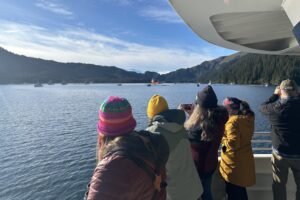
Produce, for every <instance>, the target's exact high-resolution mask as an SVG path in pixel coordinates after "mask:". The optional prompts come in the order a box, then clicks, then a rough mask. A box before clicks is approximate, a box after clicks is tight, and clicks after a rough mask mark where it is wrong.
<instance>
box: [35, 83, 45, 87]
mask: <svg viewBox="0 0 300 200" xmlns="http://www.w3.org/2000/svg"><path fill="white" fill-rule="evenodd" d="M34 87H43V84H41V83H35V84H34Z"/></svg>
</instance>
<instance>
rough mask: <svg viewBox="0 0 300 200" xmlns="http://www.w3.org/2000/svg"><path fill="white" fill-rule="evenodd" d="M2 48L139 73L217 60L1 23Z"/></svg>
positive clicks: (80, 32) (182, 51)
mask: <svg viewBox="0 0 300 200" xmlns="http://www.w3.org/2000/svg"><path fill="white" fill-rule="evenodd" d="M0 46H1V47H3V48H6V49H8V50H9V51H12V52H15V53H18V54H22V55H26V56H31V57H38V58H43V59H50V60H56V61H60V62H82V63H93V64H99V65H109V66H117V67H121V68H123V69H127V70H128V69H135V70H138V71H146V70H150V71H157V72H166V71H172V70H175V69H178V68H182V67H189V66H193V65H197V64H199V63H201V62H203V61H204V60H210V59H212V58H213V57H212V56H210V55H209V54H204V53H203V52H202V51H201V52H199V51H193V50H186V49H182V48H175V47H157V46H149V45H143V44H138V43H134V42H128V41H125V40H121V39H118V38H114V37H108V36H105V35H102V34H98V33H95V32H91V31H87V30H83V29H78V28H75V29H72V30H71V29H66V30H61V31H55V32H53V31H52V32H50V31H49V30H48V29H45V28H43V27H39V26H34V25H28V24H19V23H14V22H8V21H1V20H0Z"/></svg>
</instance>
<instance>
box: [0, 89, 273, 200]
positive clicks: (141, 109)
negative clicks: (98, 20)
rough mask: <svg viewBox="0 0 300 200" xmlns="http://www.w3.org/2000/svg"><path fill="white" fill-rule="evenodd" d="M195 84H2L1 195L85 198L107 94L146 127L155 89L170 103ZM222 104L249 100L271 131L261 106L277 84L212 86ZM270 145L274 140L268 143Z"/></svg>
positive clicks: (19, 199)
mask: <svg viewBox="0 0 300 200" xmlns="http://www.w3.org/2000/svg"><path fill="white" fill-rule="evenodd" d="M202 87H204V86H202V85H201V86H200V88H197V87H196V85H195V84H177V85H169V86H157V87H146V86H145V84H126V85H123V86H121V87H119V86H117V85H115V84H114V85H112V84H95V85H75V84H74V85H71V84H70V85H66V86H62V85H53V86H48V85H46V86H44V87H43V88H34V87H33V86H32V85H8V86H6V85H5V86H0V199H1V200H40V199H46V200H48V199H55V200H65V199H70V200H71V199H72V200H76V199H82V198H83V195H84V192H85V190H86V185H87V184H88V182H89V180H90V177H91V175H92V172H93V169H94V167H95V147H96V138H97V132H96V123H97V117H98V116H97V115H98V107H99V105H100V102H101V101H102V100H103V99H104V98H105V97H107V96H108V95H117V96H122V97H126V98H128V99H129V101H130V102H131V104H132V106H133V111H134V116H135V118H136V119H137V122H138V129H142V128H145V126H146V122H147V119H146V106H147V101H148V99H149V98H150V97H151V96H152V95H153V94H155V93H158V94H161V95H163V96H165V97H166V98H167V100H168V102H169V104H170V107H173V108H175V107H177V105H178V104H180V103H191V102H193V100H194V98H195V95H196V92H197V91H198V90H199V89H201V88H202ZM213 87H214V89H215V91H216V93H217V95H218V98H219V103H221V100H222V99H224V98H225V97H226V96H237V97H240V98H242V99H245V100H247V101H248V102H250V105H251V106H252V108H253V110H254V111H255V112H256V130H257V131H264V130H269V129H270V127H269V124H268V122H267V120H266V119H265V118H264V117H262V115H261V114H260V113H259V112H258V106H259V105H260V103H261V102H262V101H264V100H265V99H266V98H267V97H268V96H270V95H271V94H272V92H273V90H274V88H273V87H268V88H267V87H261V86H239V85H232V86H229V85H213ZM266 145H269V144H266Z"/></svg>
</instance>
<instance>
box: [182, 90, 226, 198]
mask: <svg viewBox="0 0 300 200" xmlns="http://www.w3.org/2000/svg"><path fill="white" fill-rule="evenodd" d="M217 103H218V99H217V96H216V94H215V92H214V90H213V88H212V87H211V86H210V85H208V86H207V87H205V88H204V89H203V90H201V91H200V92H199V93H198V94H197V96H196V100H195V105H194V106H192V105H190V104H182V105H181V106H180V109H183V110H185V111H186V112H187V113H188V114H189V115H190V116H189V119H188V120H187V121H186V122H185V128H186V129H187V131H188V137H189V140H190V144H191V149H192V155H193V160H194V163H195V165H196V168H197V171H198V175H199V177H200V180H201V183H202V187H203V193H202V195H201V199H202V200H212V199H213V197H212V193H211V181H212V175H213V173H214V171H215V170H216V168H217V165H218V149H219V147H220V143H221V139H222V136H223V133H224V126H225V123H226V121H227V119H228V113H227V111H226V109H225V108H224V107H223V106H218V105H217Z"/></svg>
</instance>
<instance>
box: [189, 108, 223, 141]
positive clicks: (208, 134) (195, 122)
mask: <svg viewBox="0 0 300 200" xmlns="http://www.w3.org/2000/svg"><path fill="white" fill-rule="evenodd" d="M224 112H225V116H227V111H226V109H225V108H224V107H221V106H218V107H216V108H209V109H206V108H202V107H200V106H199V105H196V106H195V108H194V110H193V113H192V114H191V116H190V118H189V119H188V120H187V121H186V122H185V124H184V126H185V128H186V129H187V130H188V131H192V130H194V129H198V128H200V129H201V130H202V134H201V140H202V141H211V140H213V138H214V133H216V132H218V130H219V129H220V125H222V124H225V122H226V117H224Z"/></svg>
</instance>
